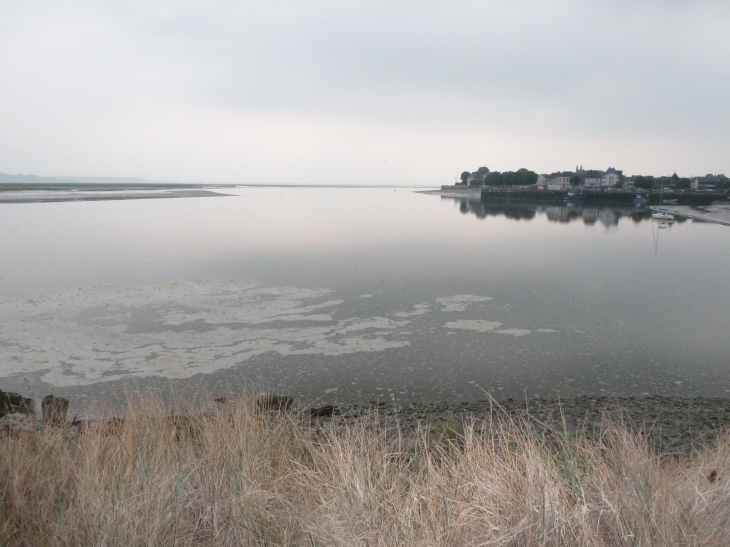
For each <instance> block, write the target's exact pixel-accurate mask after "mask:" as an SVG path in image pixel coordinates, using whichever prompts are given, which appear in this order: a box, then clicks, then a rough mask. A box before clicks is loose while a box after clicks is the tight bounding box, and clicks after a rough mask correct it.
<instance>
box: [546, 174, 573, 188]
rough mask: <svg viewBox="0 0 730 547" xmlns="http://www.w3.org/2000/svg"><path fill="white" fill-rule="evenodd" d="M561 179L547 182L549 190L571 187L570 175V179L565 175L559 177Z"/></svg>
mask: <svg viewBox="0 0 730 547" xmlns="http://www.w3.org/2000/svg"><path fill="white" fill-rule="evenodd" d="M559 178H560V180H559V181H558V180H555V179H553V180H551V181H550V182H548V183H547V189H548V190H568V189H569V188H570V182H569V181H570V177H568V180H567V181H566V180H565V177H559Z"/></svg>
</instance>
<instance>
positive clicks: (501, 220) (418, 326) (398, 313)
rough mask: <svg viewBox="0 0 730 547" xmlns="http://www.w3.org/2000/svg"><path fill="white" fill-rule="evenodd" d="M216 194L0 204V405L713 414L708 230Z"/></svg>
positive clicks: (727, 293) (724, 390)
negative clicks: (4, 399) (650, 404)
mask: <svg viewBox="0 0 730 547" xmlns="http://www.w3.org/2000/svg"><path fill="white" fill-rule="evenodd" d="M221 191H223V192H225V194H229V195H227V196H221V197H210V196H206V197H186V198H185V199H149V200H147V199H135V200H110V201H104V200H102V201H73V202H58V203H3V204H0V230H1V233H2V238H0V256H2V260H1V261H0V298H1V299H2V300H1V301H0V389H3V390H6V391H8V390H10V391H21V392H23V393H24V394H30V395H32V396H35V397H36V398H40V397H42V396H43V395H45V394H46V393H50V392H53V393H55V394H56V395H63V396H66V397H69V398H70V399H71V400H72V404H85V403H89V402H95V401H99V400H109V398H110V397H113V396H115V395H118V394H119V393H122V392H124V391H125V390H128V389H137V388H144V387H146V386H154V387H155V389H160V390H163V391H165V390H173V391H177V392H180V391H183V392H184V391H185V390H188V389H195V390H199V389H201V388H203V389H205V390H207V391H209V392H210V393H211V394H213V395H218V396H220V395H224V394H226V393H228V392H231V391H234V392H235V391H236V390H239V389H241V387H243V386H248V387H250V386H254V387H256V388H266V389H271V390H275V391H278V392H281V393H289V394H293V395H295V396H297V397H298V398H299V401H300V402H301V403H310V402H316V403H317V404H324V403H331V402H335V401H336V402H342V403H364V402H367V401H370V400H395V401H397V402H403V401H435V400H446V401H465V400H473V399H483V398H485V396H486V393H489V394H491V395H492V396H494V397H495V398H497V399H503V398H509V397H513V398H524V397H526V396H527V397H536V396H537V397H546V398H556V397H572V396H576V395H581V394H585V395H601V394H603V395H622V396H630V395H642V394H652V395H654V394H658V395H701V396H730V287H729V286H728V281H729V280H730V276H729V272H730V253H728V249H729V248H730V228H728V227H725V226H720V225H714V224H707V223H700V222H696V221H692V220H688V221H685V222H676V223H674V224H673V225H671V226H668V227H663V226H659V225H658V224H657V223H656V222H654V221H652V220H651V218H650V216H649V215H648V214H647V212H646V211H644V212H642V211H640V210H632V209H621V208H615V207H609V208H582V207H580V206H544V205H529V204H526V205H521V206H503V205H495V204H491V205H485V204H482V203H481V202H480V201H479V200H478V199H477V200H469V199H453V198H447V197H443V196H439V195H434V194H424V193H419V192H416V191H415V189H413V188H292V187H288V188H277V187H238V188H226V189H224V190H221ZM80 402H81V403H80Z"/></svg>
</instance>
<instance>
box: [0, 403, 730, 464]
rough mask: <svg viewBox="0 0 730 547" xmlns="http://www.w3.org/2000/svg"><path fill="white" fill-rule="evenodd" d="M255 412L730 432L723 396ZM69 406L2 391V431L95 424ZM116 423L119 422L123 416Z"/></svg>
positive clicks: (556, 428)
mask: <svg viewBox="0 0 730 547" xmlns="http://www.w3.org/2000/svg"><path fill="white" fill-rule="evenodd" d="M214 403H215V404H217V405H227V404H232V402H227V400H226V399H225V398H221V399H216V400H215V402H214ZM256 408H257V409H258V410H259V411H261V412H266V413H270V414H271V413H274V414H276V413H287V414H289V413H292V414H293V415H294V416H297V417H298V418H299V419H300V420H301V422H302V425H303V427H314V428H315V429H316V430H320V431H323V430H329V429H333V428H338V427H344V426H347V425H353V424H355V423H358V422H366V423H377V424H378V425H379V426H380V427H381V428H382V429H383V430H384V431H386V432H387V433H389V434H393V435H394V436H395V435H397V434H398V435H403V434H405V435H408V434H409V433H411V432H413V431H415V430H417V429H418V428H421V429H423V428H424V427H425V428H426V429H427V430H429V431H434V432H437V433H441V434H445V435H447V436H452V437H455V438H456V437H458V436H459V435H460V433H461V432H462V431H463V428H464V424H474V426H475V427H476V428H477V429H478V428H479V427H480V426H481V425H482V424H484V423H486V422H488V421H489V420H493V419H505V418H506V419H511V420H515V421H516V422H518V423H527V424H530V425H531V426H534V427H535V428H536V429H537V430H541V429H542V430H552V431H553V432H558V433H559V434H561V435H562V434H566V433H567V434H568V435H570V436H572V435H576V434H583V435H598V434H600V431H601V426H602V425H603V424H605V423H606V421H607V420H610V421H613V422H614V423H619V424H623V425H624V426H625V427H626V428H627V429H628V430H629V431H632V432H634V433H640V434H643V435H645V436H646V438H647V439H648V441H649V442H650V444H651V446H652V448H653V449H654V450H655V451H656V452H657V453H660V454H676V455H682V454H685V455H688V454H691V453H692V452H693V451H695V450H697V449H699V448H701V447H704V446H708V445H711V444H712V443H714V441H715V440H716V439H718V437H720V436H721V435H724V434H725V432H726V431H727V430H728V429H730V399H725V398H719V397H693V398H685V397H664V396H642V397H601V396H583V397H576V398H572V399H562V400H554V399H539V398H534V399H522V400H518V399H507V400H503V401H495V400H481V401H472V402H463V403H448V402H438V403H411V404H406V405H395V404H390V403H387V402H371V403H370V404H367V405H328V406H324V407H300V408H297V407H296V406H295V405H294V400H293V399H292V398H291V397H287V396H278V395H263V396H260V397H259V398H258V400H257V401H256ZM67 409H68V401H67V400H66V399H62V398H58V397H54V396H53V395H48V396H46V397H44V399H43V403H42V411H43V416H42V420H37V419H36V418H35V406H34V401H33V400H32V399H28V398H25V397H23V396H22V395H20V394H17V393H8V392H2V391H0V433H3V432H8V431H20V430H34V429H35V430H37V429H39V428H40V427H41V424H46V425H50V426H64V425H65V426H68V427H76V428H80V427H83V425H84V424H89V423H92V422H94V420H91V421H89V420H83V421H78V420H75V421H74V422H69V421H67V418H66V411H67ZM171 419H174V420H175V421H176V423H178V422H180V423H182V422H184V421H185V419H184V418H181V417H179V416H177V417H171ZM113 420H116V421H115V423H118V421H119V419H118V418H117V419H113Z"/></svg>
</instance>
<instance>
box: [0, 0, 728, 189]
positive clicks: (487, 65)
mask: <svg viewBox="0 0 730 547" xmlns="http://www.w3.org/2000/svg"><path fill="white" fill-rule="evenodd" d="M576 163H582V164H583V166H584V167H586V168H597V169H606V168H607V167H609V166H615V167H617V168H619V169H623V170H624V172H626V173H628V174H642V173H643V174H655V175H661V174H671V173H672V172H673V171H674V170H675V169H676V170H677V172H678V174H679V175H681V176H689V175H692V174H705V173H710V172H711V173H720V172H724V173H726V174H729V175H730V2H728V1H727V0H723V1H718V2H713V1H709V0H708V1H704V0H703V1H700V0H692V1H681V0H676V1H671V0H666V1H641V0H632V1H629V0H627V1H621V0H616V1H605V2H598V1H595V2H590V1H586V0H581V1H578V0H575V1H568V0H566V1H562V2H561V1H548V0H539V1H528V2H523V1H519V0H509V1H498V2H495V1H488V0H487V1H475V2H457V1H453V0H452V1H449V2H443V1H442V2H432V1H428V0H420V1H412V2H396V1H387V2H385V1H384V2H378V1H370V2H358V1H353V0H349V1H337V2H334V1H333V2H327V1H311V2H306V1H302V0H298V1H292V2H287V1H276V2H271V1H261V2H256V1H240V0H239V1H226V0H206V1H200V0H198V1H185V0H178V1H174V2H158V1H155V0H139V1H137V0H121V1H120V0H117V1H103V0H94V1H71V0H69V1H63V2H60V1H58V2H56V1H52V0H41V1H35V0H23V1H18V0H0V171H2V172H6V173H33V174H37V175H70V176H123V177H143V178H148V179H155V180H176V181H210V182H257V183H343V184H399V183H405V184H423V185H427V184H442V183H449V182H453V180H454V177H455V176H457V175H458V174H459V173H461V171H463V170H465V169H469V170H475V169H476V168H477V167H480V166H482V165H486V166H487V167H489V168H490V169H492V170H500V171H504V170H514V169H518V168H520V167H528V168H530V169H533V170H535V171H538V172H550V171H554V170H562V169H573V168H574V167H575V165H576Z"/></svg>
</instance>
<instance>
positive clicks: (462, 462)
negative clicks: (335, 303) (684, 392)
mask: <svg viewBox="0 0 730 547" xmlns="http://www.w3.org/2000/svg"><path fill="white" fill-rule="evenodd" d="M181 410H182V412H181V416H182V417H178V418H174V419H173V418H171V417H170V416H169V414H168V413H167V411H166V409H165V407H164V405H163V404H162V403H161V402H160V401H159V400H158V399H156V398H155V397H154V396H145V397H144V398H143V400H138V399H135V400H133V401H132V402H131V403H130V405H129V407H128V409H127V411H126V413H125V414H124V416H123V420H116V421H114V422H101V421H100V422H96V423H92V424H90V425H89V426H88V427H87V428H86V429H85V430H84V431H83V432H78V433H75V432H74V430H73V429H71V428H63V427H48V428H45V429H43V430H42V431H40V432H38V433H33V432H26V433H22V434H5V435H4V437H2V438H0V545H13V546H49V547H50V546H86V545H88V546H117V545H119V546H125V547H126V546H150V547H152V546H155V547H157V546H180V547H182V546H192V545H236V546H240V545H252V546H253V545H272V546H273V545H277V546H278V545H282V546H284V545H297V546H298V545H301V546H330V545H342V546H360V545H361V546H375V545H394V546H395V545H399V546H400V545H404V546H411V545H414V546H415V545H423V546H439V545H444V546H446V545H474V546H476V545H556V546H557V545H581V546H585V545H590V546H603V545H606V546H609V545H610V546H615V545H627V546H629V545H632V546H633V545H718V546H720V545H730V474H729V473H728V472H729V471H730V437H728V436H725V437H723V438H722V439H721V440H720V441H718V442H717V444H716V445H715V446H712V447H708V448H706V449H704V450H702V451H700V452H698V453H696V454H695V455H693V456H692V457H691V458H688V457H681V458H679V457H669V456H661V455H657V454H652V453H651V451H650V450H649V448H648V444H647V442H646V439H644V438H643V437H642V436H641V435H636V434H632V433H630V432H629V431H628V430H627V429H626V428H624V427H623V426H622V425H621V424H620V423H615V422H614V423H612V422H611V421H610V420H607V421H606V422H605V424H604V426H603V427H602V428H601V430H600V431H599V432H598V434H595V433H594V432H592V434H591V435H582V434H577V435H573V436H570V435H568V434H567V433H566V432H565V431H554V430H549V429H545V428H542V429H539V430H538V429H536V428H535V427H533V426H532V425H530V424H529V423H527V422H520V421H515V420H513V419H510V418H508V417H506V416H502V415H499V414H498V413H497V414H495V415H493V416H491V417H490V418H489V419H488V420H487V421H486V422H480V423H476V422H475V423H464V424H459V425H458V427H455V426H451V425H450V426H449V428H448V434H447V435H444V434H443V431H439V428H438V427H435V426H434V424H429V423H424V424H423V426H422V427H421V428H420V429H419V430H417V431H416V432H409V433H408V434H405V433H403V434H399V433H398V432H397V431H396V432H395V433H394V430H393V428H392V427H391V428H386V427H382V426H381V425H380V424H379V422H378V420H377V419H376V416H369V417H365V418H362V419H360V420H359V421H357V422H354V423H352V424H349V425H346V426H345V425H343V426H340V427H336V428H332V429H328V428H319V427H316V426H312V425H309V424H308V421H307V420H306V419H304V418H303V417H302V416H301V415H297V414H296V413H285V412H259V411H257V409H256V405H255V399H254V398H253V397H250V396H246V397H242V398H241V399H240V400H239V401H238V402H235V403H227V404H225V405H220V404H218V405H216V404H211V405H199V406H198V407H196V408H182V409H181Z"/></svg>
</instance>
